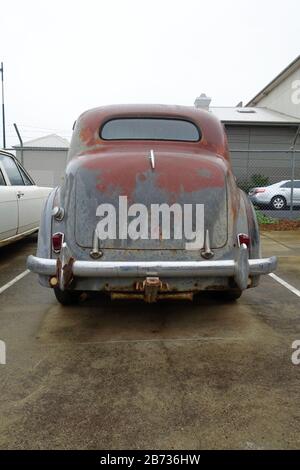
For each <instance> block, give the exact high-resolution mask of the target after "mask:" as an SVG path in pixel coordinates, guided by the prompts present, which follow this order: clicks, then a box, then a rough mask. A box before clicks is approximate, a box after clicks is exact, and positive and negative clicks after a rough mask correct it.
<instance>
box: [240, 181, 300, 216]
mask: <svg viewBox="0 0 300 470" xmlns="http://www.w3.org/2000/svg"><path fill="white" fill-rule="evenodd" d="M293 188H294V189H293V204H294V205H300V180H294V185H293ZM291 192H292V181H291V180H285V181H279V183H274V184H271V185H270V186H265V187H260V188H252V189H250V191H249V193H248V194H249V198H250V199H251V201H252V203H253V204H255V205H257V206H265V207H266V206H271V207H272V209H276V210H282V209H285V208H286V207H287V206H289V205H290V204H291Z"/></svg>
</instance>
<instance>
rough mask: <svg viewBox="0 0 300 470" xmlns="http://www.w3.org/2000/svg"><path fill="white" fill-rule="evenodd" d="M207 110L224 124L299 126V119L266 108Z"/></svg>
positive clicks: (219, 108)
mask: <svg viewBox="0 0 300 470" xmlns="http://www.w3.org/2000/svg"><path fill="white" fill-rule="evenodd" d="M209 110H210V111H211V112H212V113H213V114H215V115H216V116H217V117H218V118H219V119H220V121H222V122H224V123H230V122H233V123H253V124H254V123H258V124H268V123H270V124H298V123H299V124H300V119H297V118H295V117H294V116H288V115H287V114H283V113H278V112H277V111H273V110H271V109H268V108H259V107H255V108H254V107H253V108H251V107H238V108H236V107H230V106H211V107H210V108H209Z"/></svg>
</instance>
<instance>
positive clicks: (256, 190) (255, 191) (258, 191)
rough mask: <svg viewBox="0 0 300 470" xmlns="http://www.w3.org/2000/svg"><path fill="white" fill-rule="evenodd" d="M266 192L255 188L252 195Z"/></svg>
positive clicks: (263, 189)
mask: <svg viewBox="0 0 300 470" xmlns="http://www.w3.org/2000/svg"><path fill="white" fill-rule="evenodd" d="M265 191H266V190H265V188H257V189H255V190H254V194H257V193H264V192H265Z"/></svg>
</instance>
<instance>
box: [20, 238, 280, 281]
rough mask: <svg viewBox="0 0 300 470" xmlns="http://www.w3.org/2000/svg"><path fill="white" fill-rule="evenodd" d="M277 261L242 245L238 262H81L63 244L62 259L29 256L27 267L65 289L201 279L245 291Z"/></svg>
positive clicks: (269, 270)
mask: <svg viewBox="0 0 300 470" xmlns="http://www.w3.org/2000/svg"><path fill="white" fill-rule="evenodd" d="M276 266H277V258H276V257H275V256H272V257H270V258H258V259H249V258H248V249H247V246H246V245H245V244H242V245H241V246H240V247H239V248H238V249H237V252H236V257H235V259H231V260H216V261H212V260H209V261H80V260H75V259H74V258H73V257H72V256H71V254H70V253H69V250H68V247H67V245H66V243H63V246H62V250H61V253H60V256H59V258H58V259H48V258H39V257H37V256H32V255H31V256H29V257H28V259H27V267H28V269H30V271H32V272H34V273H36V274H40V275H42V276H49V277H51V276H56V278H57V280H58V283H59V287H60V288H61V289H62V290H64V289H66V288H67V287H68V285H69V284H70V281H71V280H72V279H73V278H76V277H79V278H80V277H81V278H95V277H99V278H103V277H104V278H114V277H115V278H142V279H143V278H147V277H152V276H157V277H159V278H199V277H206V278H209V277H231V278H233V279H234V280H235V282H236V284H237V286H238V287H239V288H240V289H242V290H244V289H246V288H247V285H248V278H249V276H250V275H252V276H253V275H260V274H268V273H271V272H272V271H274V270H275V269H276Z"/></svg>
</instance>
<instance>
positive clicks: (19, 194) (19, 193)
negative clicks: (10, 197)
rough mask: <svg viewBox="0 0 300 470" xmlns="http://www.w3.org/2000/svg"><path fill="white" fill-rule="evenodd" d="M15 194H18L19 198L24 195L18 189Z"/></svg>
mask: <svg viewBox="0 0 300 470" xmlns="http://www.w3.org/2000/svg"><path fill="white" fill-rule="evenodd" d="M17 196H18V198H19V199H20V197H22V196H24V193H22V191H18V192H17Z"/></svg>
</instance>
